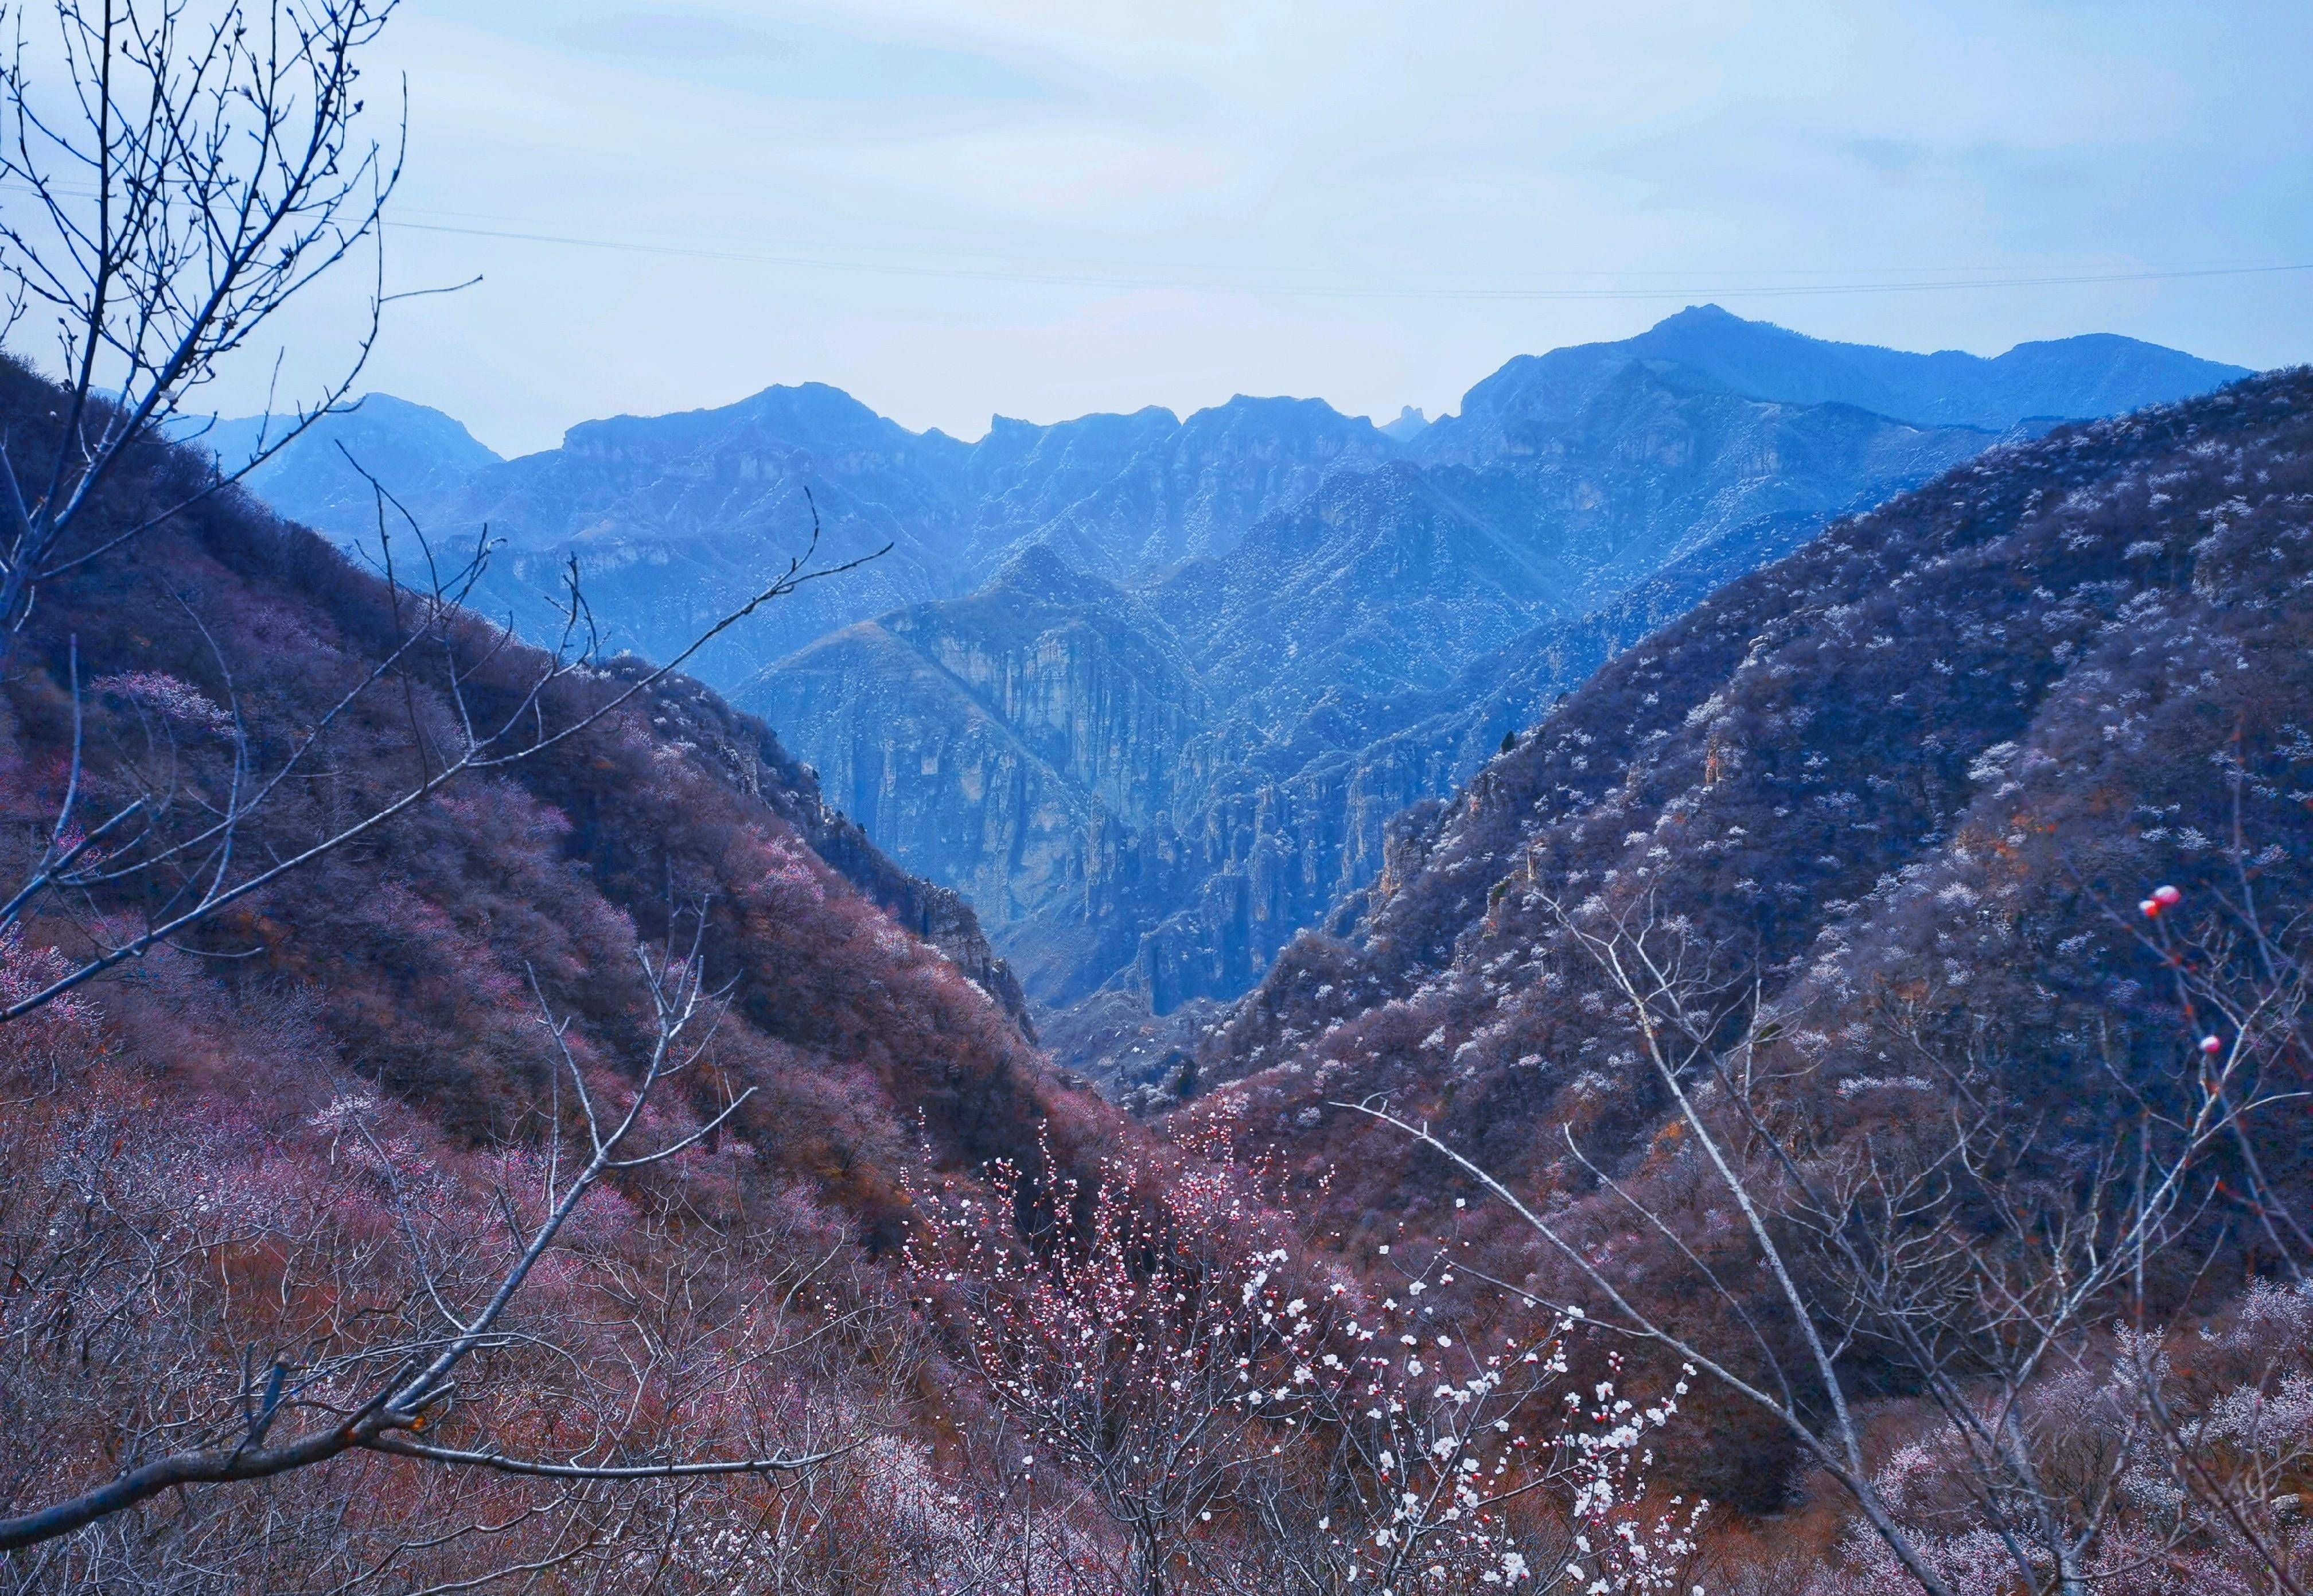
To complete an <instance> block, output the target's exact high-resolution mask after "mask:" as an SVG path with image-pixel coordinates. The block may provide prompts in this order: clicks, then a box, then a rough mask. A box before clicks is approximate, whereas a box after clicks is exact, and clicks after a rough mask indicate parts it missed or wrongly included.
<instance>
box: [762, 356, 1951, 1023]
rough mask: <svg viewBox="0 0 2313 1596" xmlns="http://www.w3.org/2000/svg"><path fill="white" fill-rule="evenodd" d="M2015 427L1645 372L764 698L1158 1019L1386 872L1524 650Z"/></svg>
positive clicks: (1631, 627)
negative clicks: (1149, 573) (1394, 849)
mask: <svg viewBox="0 0 2313 1596" xmlns="http://www.w3.org/2000/svg"><path fill="white" fill-rule="evenodd" d="M1991 442H1992V436H1991V435H1989V434H1986V433H1983V432H1979V431H1975V430H1974V429H1968V428H1921V427H1913V426H1910V425H1906V424H1904V423H1898V422H1892V421H1889V420H1887V419H1885V418H1881V417H1875V416H1871V415H1869V414H1867V413H1865V412H1863V411H1860V410H1854V409H1852V408H1851V407H1847V406H1843V405H1813V406H1807V405H1790V404H1782V403H1776V402H1771V401H1755V400H1749V399H1745V398H1742V397H1741V396H1738V395H1734V394H1730V393H1728V392H1725V391H1724V390H1723V389H1719V388H1717V387H1715V386H1713V385H1712V384H1710V383H1708V382H1706V381H1703V380H1702V379H1701V378H1699V377H1697V376H1695V375H1693V374H1691V373H1686V372H1683V371H1681V370H1679V369H1678V368H1675V367H1669V366H1661V365H1659V364H1654V365H1647V366H1639V365H1633V366H1630V367H1629V368H1627V369H1626V370H1625V371H1624V372H1623V373H1622V374H1620V375H1618V377H1617V378H1616V380H1614V381H1613V382H1611V383H1609V384H1605V386H1604V387H1603V388H1602V389H1601V390H1600V392H1597V393H1596V394H1595V395H1594V396H1593V397H1592V399H1591V401H1590V402H1589V403H1588V404H1587V406H1586V407H1585V408H1584V410H1583V411H1582V412H1581V413H1580V414H1579V416H1577V417H1576V418H1574V420H1573V422H1572V424H1570V426H1569V427H1568V428H1564V429H1562V431H1561V434H1560V435H1559V436H1556V437H1555V438H1554V439H1553V440H1552V444H1551V445H1550V447H1549V449H1548V450H1547V452H1546V453H1544V454H1540V455H1538V456H1533V457H1519V458H1513V459H1507V460H1503V461H1499V462H1496V463H1491V464H1489V465H1487V466H1484V467H1478V468H1473V467H1467V466H1436V467H1420V466H1415V465H1412V464H1407V463H1402V462H1401V463H1385V464H1381V465H1379V466H1376V467H1374V468H1373V469H1368V470H1362V471H1355V472H1350V471H1337V472H1333V473H1332V474H1330V475H1327V476H1325V477H1324V478H1323V479H1321V480H1320V481H1318V483H1317V484H1316V486H1315V488H1314V489H1312V490H1311V491H1309V492H1308V493H1307V494H1306V496H1305V497H1304V498H1301V499H1299V500H1298V501H1297V502H1296V503H1294V504H1292V505H1290V506H1289V507H1286V508H1283V509H1280V510H1278V511H1275V512H1273V513H1272V514H1271V515H1269V516H1265V517H1264V518H1262V520H1261V521H1259V522H1258V523H1257V524H1256V525H1254V526H1253V528H1252V529H1251V530H1250V531H1248V532H1247V533H1245V534H1244V536H1243V538H1242V539H1240V540H1239V541H1238V542H1236V544H1235V546H1234V547H1233V548H1231V549H1229V550H1228V551H1227V552H1226V553H1224V554H1222V555H1220V556H1218V557H1217V558H1212V559H1207V560H1193V561H1191V562H1189V563H1188V564H1186V565H1184V566H1183V567H1181V568H1179V569H1176V570H1174V571H1173V572H1171V573H1169V574H1167V575H1165V576H1164V577H1162V578H1159V579H1158V580H1156V581H1155V582H1154V583H1153V584H1150V585H1148V586H1145V587H1143V588H1142V589H1141V590H1140V591H1139V593H1138V594H1133V593H1128V592H1126V591H1125V590H1123V589H1121V588H1120V587H1118V586H1114V585H1113V584H1111V583H1108V582H1104V581H1101V580H1098V579H1096V578H1087V577H1086V576H1083V575H1082V574H1080V573H1078V572H1077V571H1075V570H1073V569H1071V568H1069V566H1068V565H1067V564H1066V563H1065V562H1064V561H1063V560H1061V559H1060V556H1059V554H1058V553H1057V551H1055V550H1053V549H1052V548H1051V547H1049V546H1037V547H1035V548H1033V549H1032V550H1031V551H1029V552H1027V553H1025V554H1024V555H1023V556H1021V557H1020V558H1019V559H1017V560H1015V562H1014V563H1013V564H1012V565H1011V566H1009V567H1007V569H1006V570H1005V572H1004V573H1003V574H1002V575H1000V576H999V577H998V578H997V579H996V580H995V581H994V582H993V583H992V584H990V586H989V587H988V588H986V589H985V590H983V591H982V592H981V593H979V594H976V595H972V596H971V597H969V598H964V599H957V600H950V601H945V602H938V603H933V604H919V605H915V606H911V607H909V608H907V609H904V610H901V611H897V612H894V613H892V614H889V615H886V616H884V617H882V618H881V619H879V620H878V621H876V622H871V623H868V624H866V625H863V626H859V627H856V628H853V629H850V630H847V631H845V632H842V633H840V634H838V635H837V636H835V637H832V638H830V639H824V640H822V642H820V643H818V644H816V645H814V647H813V648H809V649H806V650H805V651H803V652H802V653H800V654H798V655H797V656H796V657H793V658H791V659H789V660H787V661H785V662H783V663H782V664H781V665H779V666H777V667H775V668H773V669H772V670H770V671H768V672H766V673H765V674H764V675H762V676H761V678H759V679H758V681H757V682H756V683H752V684H751V686H750V687H748V688H747V689H745V690H743V693H742V698H743V701H746V702H747V703H749V704H750V706H751V707H752V708H755V709H756V710H759V711H760V712H761V713H763V714H764V715H765V716H766V717H767V718H769V719H771V720H772V721H774V722H775V723H776V724H778V725H779V726H781V727H785V728H787V733H788V735H789V736H792V737H793V738H794V739H795V740H796V745H797V746H798V747H799V748H803V749H805V750H808V751H809V753H810V754H811V756H812V757H813V758H814V759H815V760H816V761H818V763H820V765H821V767H822V771H823V772H826V779H827V781H828V786H829V790H830V792H831V794H832V795H833V796H834V801H836V802H837V803H839V804H840V805H842V806H843V807H845V808H847V809H848V810H849V812H850V813H851V814H853V815H854V816H857V817H858V818H859V819H860V821H861V824H864V825H866V827H867V829H868V830H869V831H870V833H872V834H874V835H875V836H876V837H877V838H878V839H879V840H880V841H882V842H884V844H885V845H886V846H888V847H890V848H891V849H893V851H894V853H895V854H896V855H897V856H898V857H900V858H901V859H904V860H907V861H908V862H909V863H910V867H911V868H913V869H918V870H920V871H922V872H923V873H925V874H927V875H928V876H930V877H932V878H933V879H935V880H938V881H941V882H944V883H946V884H948V885H951V886H954V887H955V888H956V889H957V890H959V891H961V892H963V893H964V894H965V895H968V896H970V897H971V898H972V901H973V902H974V903H975V904H978V905H979V906H980V908H981V912H982V913H983V914H985V915H986V916H987V918H988V921H989V926H990V930H991V932H992V934H993V935H994V936H995V937H996V938H997V939H998V942H999V943H1000V945H1001V946H1003V947H1004V948H1006V949H1007V953H1008V954H1009V955H1010V956H1011V957H1013V958H1014V959H1015V960H1016V962H1017V963H1018V965H1019V966H1020V969H1021V972H1022V975H1023V979H1024V981H1025V984H1026V986H1027V989H1028V991H1029V992H1030V993H1031V994H1032V995H1033V997H1035V998H1037V999H1038V1000H1040V1001H1044V1002H1048V1003H1054V1004H1065V1003H1069V1002H1072V1001H1077V1000H1079V999H1081V998H1083V997H1084V996H1086V994H1088V993H1090V992H1094V991H1095V990H1097V989H1099V988H1101V987H1103V986H1106V985H1116V986H1121V987H1124V988H1129V989H1130V990H1132V991H1134V992H1139V993H1140V994H1141V995H1143V996H1144V997H1145V998H1146V1000H1147V1001H1148V1002H1149V1003H1150V1004H1151V1005H1152V1006H1153V1007H1154V1008H1155V1009H1156V1010H1157V1011H1158V1012H1160V1013H1161V1012H1164V1011H1167V1010H1172V1009H1174V1008H1175V1007H1176V1006H1178V1005H1180V1004H1182V1003H1183V1002H1186V1001H1190V1000H1192V999H1198V998H1227V997H1232V996H1234V995H1236V993H1238V992H1243V991H1244V989H1245V987H1246V986H1248V985H1249V984H1250V983H1253V981H1254V980H1256V979H1258V978H1259V976H1260V974H1261V973H1262V971H1263V970H1264V969H1265V968H1266V967H1267V966H1268V964H1269V962H1270V960H1271V958H1272V957H1274V956H1275V954H1276V952H1277V950H1278V949H1279V948H1282V947H1283V946H1284V945H1285V944H1286V943H1287V942H1288V941H1289V940H1290V939H1291V938H1292V937H1293V935H1294V934H1295V932H1297V930H1300V929H1302V928H1303V927H1305V926H1307V925H1310V924H1313V923H1315V922H1317V921H1321V920H1323V919H1324V916H1325V914H1326V913H1327V912H1328V911H1329V910H1330V909H1331V908H1332V905H1334V904H1336V903H1338V902H1340V901H1341V899H1342V898H1343V896H1344V895H1347V894H1349V893H1351V892H1353V891H1354V890H1355V889H1356V888H1357V887H1359V886H1360V885H1362V884H1363V883H1364V882H1366V881H1367V880H1368V879H1370V878H1371V877H1373V875H1374V874H1375V872H1376V869H1378V868H1379V866H1380V864H1381V861H1382V851H1383V848H1384V845H1385V836H1386V833H1387V828H1388V824H1389V821H1390V818H1391V817H1392V816H1394V815H1396V814H1397V813H1398V812H1399V811H1401V810H1403V809H1404V808H1405V807H1407V806H1408V805H1409V804H1412V803H1414V802H1416V801H1418V800H1420V799H1421V798H1424V797H1427V796H1429V795H1433V794H1436V793H1439V792H1443V791H1446V790H1447V789H1450V788H1451V787H1452V785H1453V784H1454V782H1455V781H1456V780H1458V779H1460V778H1461V777H1463V776H1464V775H1466V774H1467V773H1468V772H1469V771H1470V770H1471V769H1472V768H1473V766H1474V764H1475V763H1477V761H1478V760H1480V759H1482V757H1483V756H1484V755H1485V754H1487V753H1489V752H1491V749H1490V748H1489V747H1488V746H1486V745H1484V741H1483V733H1482V731H1481V730H1480V729H1479V728H1480V727H1482V726H1485V725H1488V724H1490V723H1491V720H1492V719H1494V718H1497V717H1499V716H1501V715H1506V714H1513V713H1517V712H1519V710H1520V708H1522V707H1523V706H1524V705H1525V704H1526V702H1527V701H1530V700H1531V698H1532V697H1533V695H1534V694H1535V692H1539V691H1542V690H1543V688H1542V685H1541V684H1539V683H1535V682H1534V681H1531V680H1529V677H1530V676H1531V674H1532V673H1531V666H1532V665H1533V663H1534V661H1535V660H1536V659H1539V660H1543V661H1555V662H1556V663H1555V664H1554V665H1552V666H1549V667H1548V670H1547V673H1546V675H1545V677H1544V681H1546V682H1547V683H1552V684H1554V685H1553V686H1552V689H1551V690H1552V691H1562V690H1563V688H1564V687H1566V686H1570V685H1572V684H1573V683H1576V682H1578V681H1579V680H1580V679H1581V677H1582V676H1583V675H1587V672H1588V671H1590V670H1592V669H1595V668H1596V666H1597V665H1598V664H1600V663H1602V662H1603V660H1604V659H1605V657H1608V656H1609V655H1610V654H1611V652H1612V651H1613V649H1614V647H1616V646H1618V644H1619V643H1620V642H1621V641H1623V640H1625V639H1627V638H1628V637H1630V636H1635V635H1638V633H1639V632H1640V630H1643V629H1644V627H1645V625H1646V624H1647V623H1648V622H1649V621H1652V620H1658V619H1662V618H1665V611H1666V607H1667V605H1668V604H1670V603H1672V602H1674V601H1675V596H1676V595H1682V594H1693V595H1696V596H1699V594H1698V593H1695V591H1694V590H1695V588H1696V585H1697V583H1698V582H1700V581H1702V579H1703V578H1702V577H1701V576H1699V575H1690V576H1687V577H1684V578H1674V579H1671V580H1669V581H1667V582H1665V581H1658V578H1661V577H1662V576H1663V575H1664V573H1666V572H1670V571H1673V570H1675V569H1682V568H1684V567H1685V566H1687V565H1688V564H1689V563H1693V564H1694V565H1696V566H1697V567H1698V568H1700V567H1704V566H1708V567H1709V568H1710V569H1711V570H1714V571H1715V570H1717V569H1719V568H1720V567H1722V566H1728V565H1731V566H1732V568H1733V569H1737V570H1738V571H1739V570H1741V569H1749V568H1750V565H1751V564H1752V563H1755V562H1756V560H1762V559H1766V558H1770V557H1772V555H1774V554H1777V553H1781V552H1782V551H1785V550H1787V549H1788V548H1789V547H1790V543H1791V541H1792V540H1793V538H1794V537H1796V536H1799V535H1803V533H1804V530H1805V529H1806V528H1808V527H1811V526H1813V525H1819V524H1820V523H1821V522H1822V521H1823V520H1824V519H1825V518H1827V517H1828V516H1831V515H1832V514H1834V513H1835V512H1837V511H1839V510H1841V509H1844V508H1849V507H1853V506H1856V505H1859V504H1862V503H1867V502H1869V501H1871V500H1874V499H1876V498H1880V497H1884V496H1885V495H1886V493H1888V492H1892V491H1894V490H1895V489H1898V488H1901V487H1904V486H1906V485H1909V484H1910V483H1912V482H1915V481H1920V480H1922V479H1924V478H1925V477H1927V476H1929V475H1931V474H1932V473H1933V472H1935V471H1937V470H1939V469H1940V468H1941V467H1942V466H1944V465H1946V464H1948V463H1950V462H1952V461H1954V460H1957V459H1962V458H1965V457H1966V456H1967V455H1969V454H1974V453H1976V452H1978V451H1979V450H1981V449H1983V447H1985V446H1987V445H1989V444H1990V443H1991ZM1712 551H1715V559H1712V558H1707V556H1711V554H1712ZM1647 584H1652V585H1653V592H1652V596H1651V597H1649V598H1648V599H1643V600H1633V599H1632V598H1631V595H1633V593H1634V592H1635V590H1636V589H1638V588H1639V587H1640V586H1641V585H1647ZM1688 602H1691V598H1690V599H1689V600H1688ZM1668 613H1675V611H1670V612H1668ZM1553 629H1554V630H1553Z"/></svg>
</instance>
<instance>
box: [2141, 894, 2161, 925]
mask: <svg viewBox="0 0 2313 1596" xmlns="http://www.w3.org/2000/svg"><path fill="white" fill-rule="evenodd" d="M2136 906H2137V907H2138V908H2140V909H2142V910H2143V911H2144V918H2145V919H2147V920H2150V919H2152V918H2153V917H2154V916H2155V915H2157V914H2159V913H2160V904H2159V902H2158V901H2157V900H2155V899H2152V898H2147V899H2145V900H2144V901H2143V902H2142V903H2141V904H2137V905H2136Z"/></svg>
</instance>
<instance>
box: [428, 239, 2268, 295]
mask: <svg viewBox="0 0 2313 1596" xmlns="http://www.w3.org/2000/svg"><path fill="white" fill-rule="evenodd" d="M394 225H396V226H398V227H402V228H406V229H409V231H412V232H417V233H438V234H453V235H455V236H459V237H465V238H487V239H497V240H502V241H507V242H522V243H539V244H551V245H556V246H560V247H566V248H576V249H592V250H607V251H618V252H621V253H629V254H642V255H660V256H667V257H673V258H677V259H682V260H714V261H721V262H726V263H729V264H734V265H750V266H783V267H793V268H797V269H804V270H818V271H865V272H874V273H877V274H880V275H883V276H887V277H910V278H932V279H936V280H946V281H963V282H992V283H1018V284H1034V285H1043V286H1048V287H1075V288H1113V289H1145V290H1156V291H1162V290H1167V289H1170V290H1178V291H1184V292H1207V293H1215V292H1218V293H1236V294H1252V295H1292V296H1296V297H1302V298H1333V299H1342V298H1347V299H1447V300H1454V299H1469V300H1643V299H1684V300H1694V299H1734V298H1805V297H1814V296H1817V295H1836V294H1894V293H1918V292H1926V291H1933V290H1938V289H1952V288H2035V287H2073V286H2088V285H2093V284H2098V283H2147V282H2170V281H2177V280H2181V279H2186V278H2226V277H2254V276H2263V275H2271V274H2274V273H2280V272H2296V271H2313V261H2288V262H2279V263H2258V264H2250V265H2230V266H2195V267H2177V268H2169V269H2143V270H2134V271H2089V272H2052V273H2044V274H2036V275H2030V276H2007V277H1975V278H1956V277H1944V278H1912V279H1911V280H1908V281H1903V280H1898V281H1892V282H1890V281H1869V280H1852V281H1847V282H1832V283H1790V282H1786V283H1771V284H1768V285H1765V286H1745V285H1741V284H1733V283H1720V284H1718V285H1715V286H1709V285H1688V286H1684V287H1635V288H1633V287H1622V288H1578V287H1563V288H1543V287H1514V288H1513V287H1502V288H1480V287H1464V288H1448V287H1408V286H1405V285H1402V284H1365V285H1357V284H1338V285H1327V284H1316V283H1258V282H1246V281H1242V280H1240V281H1228V280H1226V279H1221V278H1189V277H1177V278H1168V277H1156V276H1148V277H1126V276H1111V275H1106V274H1100V273H1091V272H1052V271H997V270H989V269H984V268H962V267H936V266H910V265H906V264H903V263H899V262H893V261H883V260H829V259H822V258H814V257H812V256H808V255H774V254H759V253H755V252H752V251H737V250H710V249H702V248H699V247H697V246H693V245H684V244H675V243H646V242H636V241H632V240H625V239H613V238H603V237H588V236H586V235H585V234H575V233H541V232H532V231H527V230H516V229H513V228H501V227H473V226H460V225H453V224H450V223H443V222H414V221H408V220H402V221H397V222H396V223H394ZM1962 269H1966V268H1946V270H1962ZM1597 275H1603V274H1597ZM1783 275H1789V274H1783Z"/></svg>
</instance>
